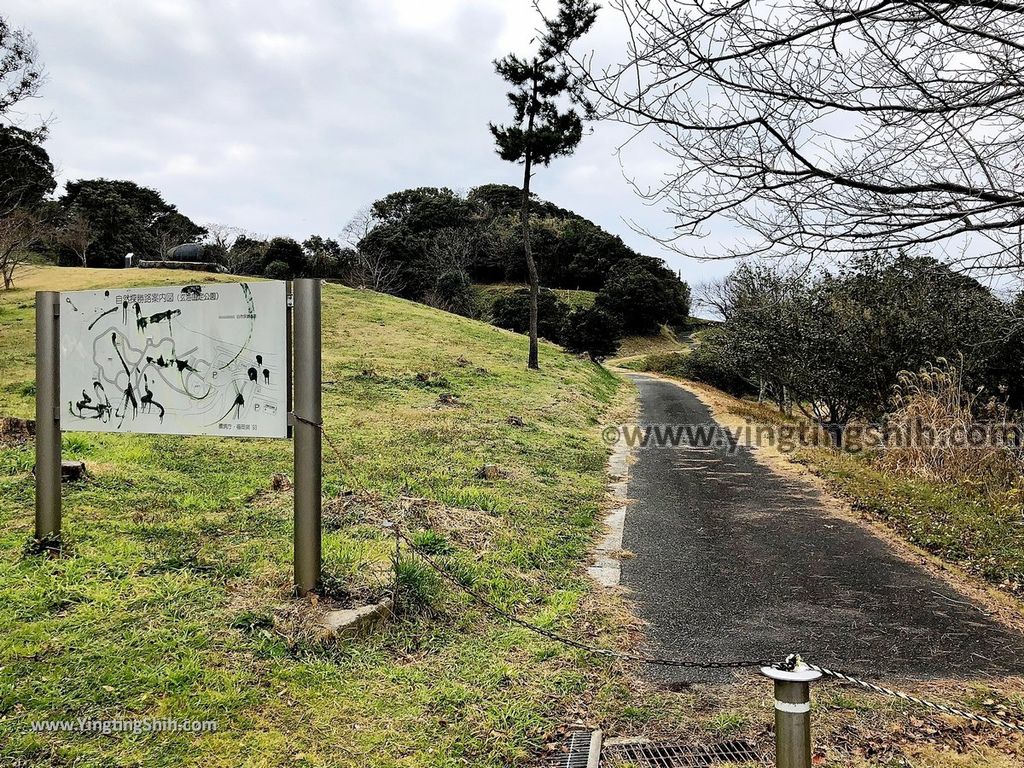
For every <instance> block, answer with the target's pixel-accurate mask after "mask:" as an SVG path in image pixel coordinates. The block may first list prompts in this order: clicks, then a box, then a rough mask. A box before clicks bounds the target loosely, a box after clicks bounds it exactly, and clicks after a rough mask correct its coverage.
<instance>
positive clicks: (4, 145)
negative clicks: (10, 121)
mask: <svg viewBox="0 0 1024 768" xmlns="http://www.w3.org/2000/svg"><path fill="white" fill-rule="evenodd" d="M39 139H40V137H39V134H38V133H30V132H29V131H24V130H22V129H21V128H15V127H13V126H5V125H0V215H3V214H4V213H6V212H10V211H13V210H14V209H15V208H18V207H22V206H23V207H25V208H28V209H36V208H38V206H39V205H40V203H42V202H43V200H44V199H45V198H46V196H47V195H49V194H50V193H51V192H53V190H54V188H55V187H56V186H57V182H56V181H55V180H54V178H53V163H51V162H50V156H49V155H48V154H47V153H46V150H45V149H44V148H43V146H42V143H41V142H40V140H39Z"/></svg>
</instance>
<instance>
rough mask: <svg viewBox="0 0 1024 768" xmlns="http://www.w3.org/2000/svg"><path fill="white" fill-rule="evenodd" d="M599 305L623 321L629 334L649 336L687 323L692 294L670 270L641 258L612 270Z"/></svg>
mask: <svg viewBox="0 0 1024 768" xmlns="http://www.w3.org/2000/svg"><path fill="white" fill-rule="evenodd" d="M597 305H598V306H599V307H601V308H602V309H604V310H606V311H608V312H611V313H612V314H614V315H618V316H619V317H620V318H622V328H623V331H624V332H625V333H626V334H630V335H650V334H652V333H656V332H657V330H658V329H659V328H660V327H661V326H662V325H665V324H669V325H673V324H674V325H682V324H683V323H685V322H686V319H687V317H688V315H689V311H690V293H689V288H688V287H687V286H686V283H684V282H682V281H680V280H679V279H678V278H677V277H676V275H675V274H674V273H673V272H672V271H671V270H669V269H666V268H665V267H664V266H662V264H661V263H660V262H657V261H655V260H654V259H651V258H648V257H641V258H636V259H630V260H628V261H621V262H619V263H618V264H615V265H614V266H613V267H612V268H611V269H610V270H609V272H608V277H607V279H606V280H605V283H604V287H603V288H602V289H601V291H600V292H599V293H598V294H597Z"/></svg>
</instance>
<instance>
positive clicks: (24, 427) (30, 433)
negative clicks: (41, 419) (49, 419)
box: [0, 416, 36, 445]
mask: <svg viewBox="0 0 1024 768" xmlns="http://www.w3.org/2000/svg"><path fill="white" fill-rule="evenodd" d="M35 436H36V423H35V422H34V421H32V420H31V419H18V418H15V417H14V416H0V445H22V444H24V443H27V442H28V441H29V440H31V439H32V438H34V437H35Z"/></svg>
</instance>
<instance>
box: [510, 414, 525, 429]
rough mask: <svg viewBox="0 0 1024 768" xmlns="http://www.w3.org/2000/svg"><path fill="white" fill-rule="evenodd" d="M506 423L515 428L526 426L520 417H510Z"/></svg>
mask: <svg viewBox="0 0 1024 768" xmlns="http://www.w3.org/2000/svg"><path fill="white" fill-rule="evenodd" d="M506 421H507V422H508V423H509V424H510V425H511V426H513V427H522V426H525V424H524V422H523V420H522V419H521V418H520V417H519V416H509V417H508V418H507V419H506Z"/></svg>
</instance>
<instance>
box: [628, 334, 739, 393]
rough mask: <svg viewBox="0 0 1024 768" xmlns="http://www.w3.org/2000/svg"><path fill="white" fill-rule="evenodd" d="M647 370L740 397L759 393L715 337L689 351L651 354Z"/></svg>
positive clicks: (645, 362)
mask: <svg viewBox="0 0 1024 768" xmlns="http://www.w3.org/2000/svg"><path fill="white" fill-rule="evenodd" d="M643 370H645V371H651V372H653V373H664V374H666V375H668V376H678V377H679V378H682V379H690V380H691V381H699V382H701V383H702V384H708V385H710V386H712V387H716V388H718V389H721V390H723V391H724V392H728V393H729V394H731V395H736V396H737V397H741V396H743V395H749V394H754V393H755V390H754V388H753V386H752V385H751V384H750V382H749V381H747V380H746V379H744V378H743V377H742V376H740V375H739V373H738V372H737V371H736V368H735V366H734V365H733V364H732V360H731V359H730V358H729V355H728V353H727V351H726V350H725V349H724V348H723V347H720V346H718V345H717V344H715V342H714V340H713V339H712V340H706V341H704V342H702V343H701V344H698V345H697V346H696V347H694V348H693V350H692V351H691V352H689V353H686V354H683V353H677V352H668V353H663V354H656V355H648V356H647V357H646V358H645V359H644V365H643Z"/></svg>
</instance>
